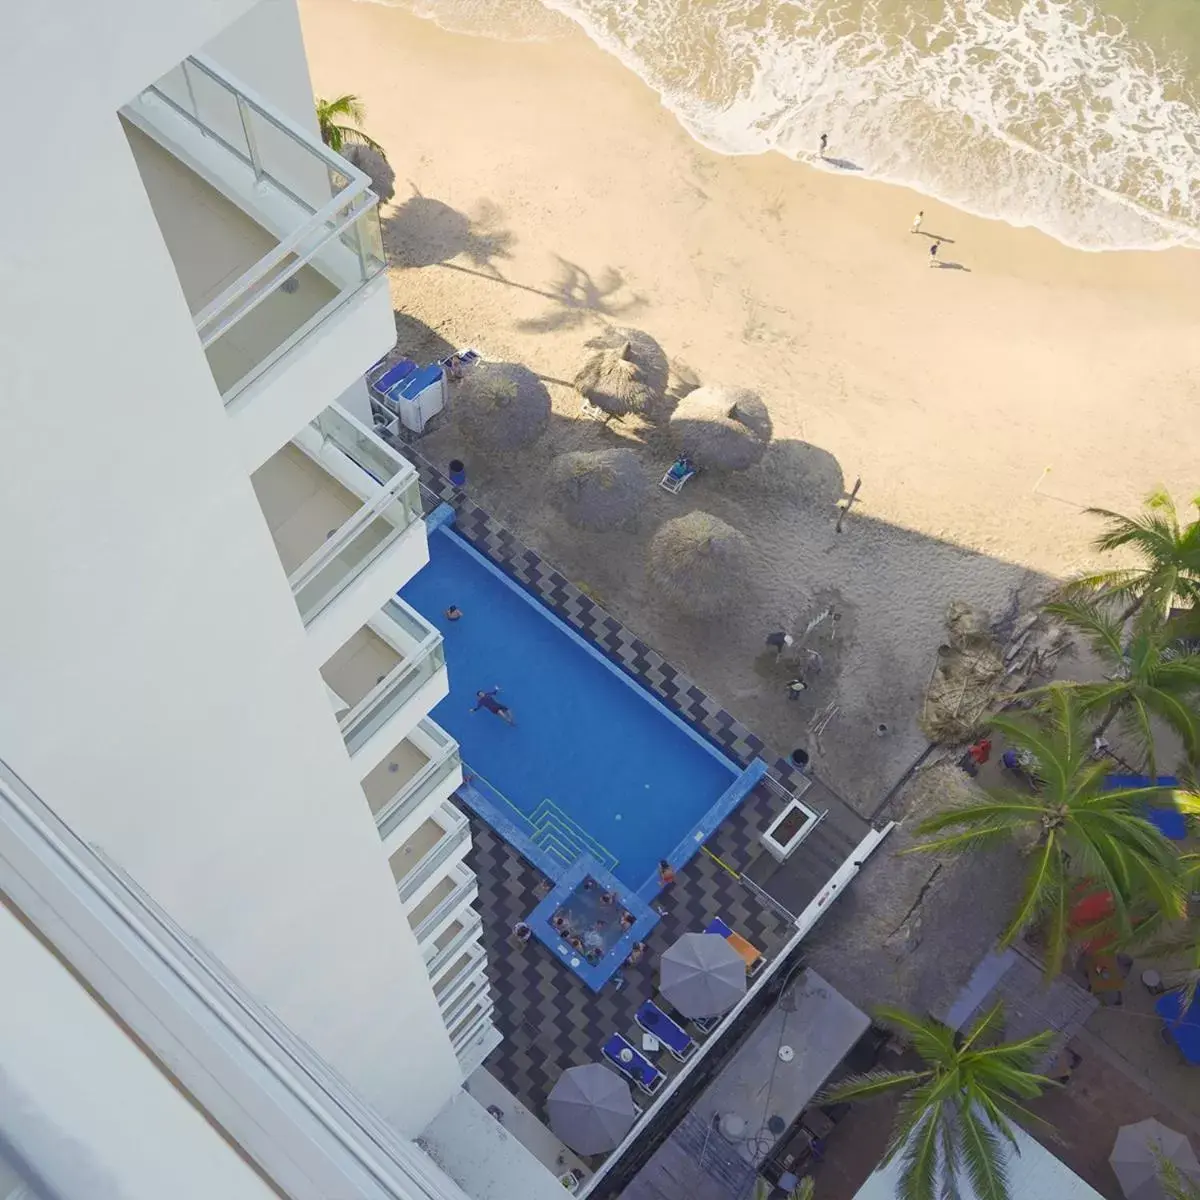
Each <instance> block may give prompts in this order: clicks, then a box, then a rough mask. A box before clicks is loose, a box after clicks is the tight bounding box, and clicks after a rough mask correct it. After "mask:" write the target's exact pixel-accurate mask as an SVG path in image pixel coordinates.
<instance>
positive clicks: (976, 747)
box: [967, 737, 992, 767]
mask: <svg viewBox="0 0 1200 1200" xmlns="http://www.w3.org/2000/svg"><path fill="white" fill-rule="evenodd" d="M967 753H968V754H969V755H970V756H971V761H972V762H973V763H974V764H975V765H976V766H977V767H982V766H983V764H984V763H985V762H987V760H988V759H989V758H990V757H991V754H992V743H991V739H990V738H985V737H982V738H980V739H979V741H977V742H974V743H973V744H972V745H970V746H969V747H968V748H967Z"/></svg>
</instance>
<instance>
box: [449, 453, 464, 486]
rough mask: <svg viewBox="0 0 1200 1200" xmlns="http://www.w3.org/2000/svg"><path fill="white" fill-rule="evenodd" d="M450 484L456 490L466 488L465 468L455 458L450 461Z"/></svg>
mask: <svg viewBox="0 0 1200 1200" xmlns="http://www.w3.org/2000/svg"><path fill="white" fill-rule="evenodd" d="M450 482H451V483H452V484H453V485H454V486H455V487H456V488H460V487H466V486H467V468H466V466H465V465H464V464H463V463H462V462H461V461H460V460H459V459H457V458H452V459H451V460H450Z"/></svg>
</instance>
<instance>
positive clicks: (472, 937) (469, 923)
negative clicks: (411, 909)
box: [421, 908, 483, 988]
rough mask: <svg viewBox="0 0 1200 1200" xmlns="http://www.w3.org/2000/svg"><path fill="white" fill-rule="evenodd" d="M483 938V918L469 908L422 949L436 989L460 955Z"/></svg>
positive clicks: (426, 966) (430, 979)
mask: <svg viewBox="0 0 1200 1200" xmlns="http://www.w3.org/2000/svg"><path fill="white" fill-rule="evenodd" d="M482 937H483V918H482V917H480V915H479V914H478V913H477V912H476V911H475V910H474V909H473V908H469V909H467V911H466V912H464V913H463V914H462V915H461V916H460V917H456V918H455V919H454V920H453V921H451V922H450V924H449V925H447V926H446V927H445V928H444V929H443V930H442V932H441V933H440V934H438V936H437V937H436V938H433V939H432V940H431V941H429V942H426V943H425V945H423V946H422V947H421V950H422V952H423V953H424V955H425V968H426V970H427V971H428V972H429V981H430V982H431V983H432V984H433V985H434V987H435V988H436V987H438V985H439V984H440V983H441V980H442V976H443V975H444V974H446V973H447V972H448V971H449V969H450V967H451V965H452V964H454V963H456V962H457V961H458V957H459V955H460V953H461V952H462V951H463V950H464V949H465V948H466V947H468V946H470V945H471V943H472V942H478V941H479V940H480V939H481V938H482Z"/></svg>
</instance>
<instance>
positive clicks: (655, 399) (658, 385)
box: [575, 325, 671, 416]
mask: <svg viewBox="0 0 1200 1200" xmlns="http://www.w3.org/2000/svg"><path fill="white" fill-rule="evenodd" d="M584 344H585V345H586V346H587V348H588V349H589V350H595V351H605V350H610V351H611V350H616V351H618V352H620V354H621V358H622V360H623V361H626V362H629V363H632V364H633V365H634V366H635V367H636V368H637V372H638V381H639V383H640V384H641V385H642V386H643V387H644V388H645V389H647V392H648V394H649V395H650V397H651V399H650V402H649V410H650V415H653V411H652V410H654V409H655V408H656V407H657V406H658V404H659V402H660V401H661V400H662V398H663V395H664V394H665V392H666V390H667V383H668V381H669V379H670V376H671V363H670V361H669V360H668V358H667V353H666V351H665V350H664V349H663V348H662V347H661V346H660V345H659V344H658V343H657V342H656V341H655V340H654V339H653V338H652V337H651V336H650V335H649V334H648V333H645V332H644V331H643V330H641V329H631V328H629V327H627V326H624V325H613V326H610V327H609V328H608V329H605V330H604V331H603V333H598V334H597V335H596V336H595V337H594V338H590V339H589V340H588V341H587V342H586V343H584ZM594 357H595V356H594V355H593V358H594ZM591 361H592V359H590V358H589V359H588V360H587V362H585V363H584V365H583V367H582V368H581V369H580V372H579V375H577V376H576V385H575V386H576V387H577V388H578V387H579V379H580V377H582V376H583V374H584V371H586V370H587V368H588V365H589V364H590V363H591ZM609 362H610V364H611V362H612V359H611V356H610V358H609ZM589 399H590V397H589ZM593 403H596V404H597V406H598V407H601V408H602V407H603V405H601V404H599V403H598V402H597V401H593ZM605 411H606V412H607V411H608V410H607V409H605ZM628 411H630V412H636V411H647V410H644V409H643V410H638V409H629V410H628ZM614 415H618V416H619V415H621V414H614Z"/></svg>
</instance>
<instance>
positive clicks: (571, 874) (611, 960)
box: [485, 818, 661, 992]
mask: <svg viewBox="0 0 1200 1200" xmlns="http://www.w3.org/2000/svg"><path fill="white" fill-rule="evenodd" d="M485 820H486V818H485ZM501 836H502V837H504V836H505V835H504V834H503V833H501ZM506 840H507V839H506ZM517 848H518V849H520V848H521V847H520V845H519V844H518V845H517ZM539 869H540V868H539ZM587 875H590V876H591V877H592V878H593V879H595V880H596V882H597V883H598V884H600V885H601V887H603V888H604V889H605V890H606V891H612V892H615V893H616V896H617V903H618V904H620V905H621V907H622V908H624V909H626V910H627V911H629V912H630V913H632V914H633V917H634V922H633V925H632V926H631V927H630V928H629V929H627V930H626V931H625V932H624V933H623V934H622V935H621V938H620V940H619V941H617V942H616V943H615V944H614V945H613V947H612V949H611V950H609V951H608V953H607V954H605V956H604V957H603V958H602V959H601V960H600V961H599V962H598V963H595V964H594V965H593V964H592V963H589V962H588V961H587V959H586V958H584V957H583V956H582V955H581V954H580V953H579V951H578V950H576V949H575V948H574V947H573V946H570V945H568V944H567V943H566V942H564V941H563V939H562V938H560V937H559V936H558V934H557V933H555V931H554V926H553V925H551V924H550V921H551V918H552V917H553V916H554V914H555V913H556V912H557V911H558V909H559V908H561V907H562V905H563V904H564V903H565V902H566V901H567V900H568V899H569V898H570V897H571V896H573V895H574V894H575V890H576V889H577V888H578V887H579V885H580V884H581V883H582V882H583V880H584V877H585V876H587ZM660 920H661V918H660V916H659V914H658V913H657V912H655V910H654V909H653V908H651V907H650V905H649V904H647V903H646V901H645V900H643V899H642V898H641V897H640V896H639V895H638V894H637V893H636V892H633V891H630V890H629V889H628V887H627V886H626V885H625V884H623V883H622V882H621V881H620V880H619V879H616V878H615V877H614V876H613V875H611V874H610V873H609V872H608V871H607V870H605V868H604V867H603V866H601V864H600V863H598V862H597V861H596V860H595V859H594V858H593V857H592V856H591V855H590V854H581V855H580V856H579V857H578V858H577V859H576V860H575V861H574V862H573V863H572V864H571V866H569V867H568V868H567V869H566V870H565V871H563V872H562V876H561V878H560V879H559V880H558V881H557V883H556V884H555V886H554V887H553V889H551V891H550V893H549V895H547V896H546V897H545V898H544V899H543V900H542V901H541V902H540V903H539V904H538V905H537V907H536V908H535V909H534V910H533V911H532V912H531V913H530V914H529V916H527V917H526V918H525V923H526V924H527V925H528V926H529V928H530V929H531V930H533V936H534V937H535V938H537V939H538V941H539V942H541V943H542V945H543V946H545V947H546V948H547V949H548V950H549V951H550V952H551V953H552V954H553V955H554V957H555V958H556V959H557V960H558V961H559V962H561V963H562V964H563V966H565V967H566V968H567V969H568V970H569V971H574V972H575V974H576V975H578V976H579V978H580V979H582V980H583V982H584V983H586V984H587V985H588V987H590V988H591V989H592V991H593V992H598V991H600V989H601V988H602V987H603V986H604V985H605V984H606V983H607V982H608V981H609V980H610V979H611V978H612V977H613V976H614V975H615V974H616V973H617V972H618V971H619V970H620V969H621V967H622V966H624V964H625V960H626V959H627V958H628V957H629V953H630V951H631V950H632V949H633V946H634V943H635V942H644V941H645V940H646V938H647V937H648V936H649V934H650V931H651V930H652V929H653V928H654V926H655V925H657V924H658V922H659V921H660Z"/></svg>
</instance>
